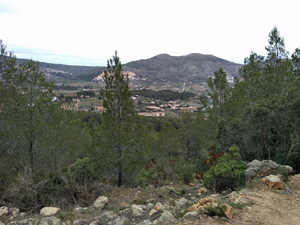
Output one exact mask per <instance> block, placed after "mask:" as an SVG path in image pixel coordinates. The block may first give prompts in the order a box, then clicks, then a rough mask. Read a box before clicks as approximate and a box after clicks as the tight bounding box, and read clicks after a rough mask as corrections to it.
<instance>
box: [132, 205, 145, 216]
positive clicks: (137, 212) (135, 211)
mask: <svg viewBox="0 0 300 225" xmlns="http://www.w3.org/2000/svg"><path fill="white" fill-rule="evenodd" d="M146 209H147V207H146V206H143V205H132V206H131V207H130V210H131V213H132V215H133V216H135V217H140V216H142V215H143V214H144V213H145V211H146Z"/></svg>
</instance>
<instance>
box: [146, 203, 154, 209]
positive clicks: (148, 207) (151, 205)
mask: <svg viewBox="0 0 300 225" xmlns="http://www.w3.org/2000/svg"><path fill="white" fill-rule="evenodd" d="M153 207H154V205H153V203H151V202H149V203H148V204H147V209H149V210H151V209H152V208H153Z"/></svg>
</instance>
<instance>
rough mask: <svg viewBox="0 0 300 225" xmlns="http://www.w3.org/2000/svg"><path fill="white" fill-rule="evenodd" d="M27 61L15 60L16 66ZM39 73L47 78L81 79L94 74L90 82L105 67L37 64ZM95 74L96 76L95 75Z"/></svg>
mask: <svg viewBox="0 0 300 225" xmlns="http://www.w3.org/2000/svg"><path fill="white" fill-rule="evenodd" d="M25 61H28V59H17V64H20V63H23V62H25ZM39 64H40V69H41V71H43V72H45V73H46V75H48V76H58V77H77V76H79V77H83V78H84V75H90V74H94V76H93V77H92V78H90V79H89V80H92V79H93V78H94V77H95V76H97V75H98V73H99V72H100V71H104V69H105V67H99V66H70V65H63V64H54V63H46V62H39ZM96 74H97V75H96Z"/></svg>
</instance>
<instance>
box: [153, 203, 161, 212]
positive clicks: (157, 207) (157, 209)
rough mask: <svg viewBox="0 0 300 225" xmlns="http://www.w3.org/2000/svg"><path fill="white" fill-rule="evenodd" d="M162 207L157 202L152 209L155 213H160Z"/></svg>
mask: <svg viewBox="0 0 300 225" xmlns="http://www.w3.org/2000/svg"><path fill="white" fill-rule="evenodd" d="M162 207H163V205H162V204H161V203H160V202H158V203H156V205H155V206H154V209H155V210H156V211H161V210H162Z"/></svg>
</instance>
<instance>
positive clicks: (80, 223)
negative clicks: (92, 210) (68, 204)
mask: <svg viewBox="0 0 300 225" xmlns="http://www.w3.org/2000/svg"><path fill="white" fill-rule="evenodd" d="M88 224H89V221H88V220H85V219H78V220H75V221H73V225H88Z"/></svg>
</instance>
